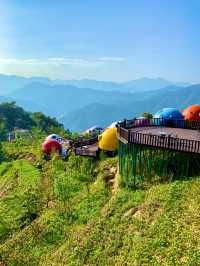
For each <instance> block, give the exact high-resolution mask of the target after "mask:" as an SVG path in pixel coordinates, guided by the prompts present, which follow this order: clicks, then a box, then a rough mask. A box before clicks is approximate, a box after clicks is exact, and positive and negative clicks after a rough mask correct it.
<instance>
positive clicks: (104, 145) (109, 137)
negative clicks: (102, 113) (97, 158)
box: [99, 127, 118, 151]
mask: <svg viewBox="0 0 200 266" xmlns="http://www.w3.org/2000/svg"><path fill="white" fill-rule="evenodd" d="M117 143H118V141H117V128H116V127H115V128H107V129H105V131H104V132H103V133H102V134H101V135H99V148H100V149H101V150H104V151H116V150H117Z"/></svg>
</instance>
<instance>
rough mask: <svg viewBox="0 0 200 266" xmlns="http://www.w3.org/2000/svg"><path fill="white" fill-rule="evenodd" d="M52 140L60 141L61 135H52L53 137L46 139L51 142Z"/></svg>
mask: <svg viewBox="0 0 200 266" xmlns="http://www.w3.org/2000/svg"><path fill="white" fill-rule="evenodd" d="M50 139H54V140H57V141H60V140H61V137H60V136H59V135H57V134H51V135H49V136H47V137H46V140H50Z"/></svg>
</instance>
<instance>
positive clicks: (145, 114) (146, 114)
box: [142, 112, 153, 119]
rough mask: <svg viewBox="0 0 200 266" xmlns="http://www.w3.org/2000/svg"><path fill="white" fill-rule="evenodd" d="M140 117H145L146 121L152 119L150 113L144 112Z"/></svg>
mask: <svg viewBox="0 0 200 266" xmlns="http://www.w3.org/2000/svg"><path fill="white" fill-rule="evenodd" d="M142 117H146V118H148V119H151V118H153V115H152V114H151V113H148V112H144V113H143V114H142Z"/></svg>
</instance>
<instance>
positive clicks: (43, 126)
mask: <svg viewBox="0 0 200 266" xmlns="http://www.w3.org/2000/svg"><path fill="white" fill-rule="evenodd" d="M31 118H32V120H33V122H34V123H35V125H36V127H37V128H39V129H40V130H41V131H43V132H46V133H52V132H54V133H55V134H60V133H61V132H64V127H63V125H62V124H60V123H58V122H57V120H56V118H51V117H49V116H45V115H44V114H43V113H41V112H37V113H33V114H31Z"/></svg>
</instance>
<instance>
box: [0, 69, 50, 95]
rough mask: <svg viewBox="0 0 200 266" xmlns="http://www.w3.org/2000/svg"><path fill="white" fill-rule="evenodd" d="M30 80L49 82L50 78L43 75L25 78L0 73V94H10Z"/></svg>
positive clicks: (30, 81)
mask: <svg viewBox="0 0 200 266" xmlns="http://www.w3.org/2000/svg"><path fill="white" fill-rule="evenodd" d="M32 82H41V83H45V84H51V80H49V79H48V78H44V77H32V78H25V77H20V76H14V75H3V74H0V95H7V94H10V93H12V92H14V91H16V90H17V89H20V88H22V87H24V86H26V85H27V84H30V83H32Z"/></svg>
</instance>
